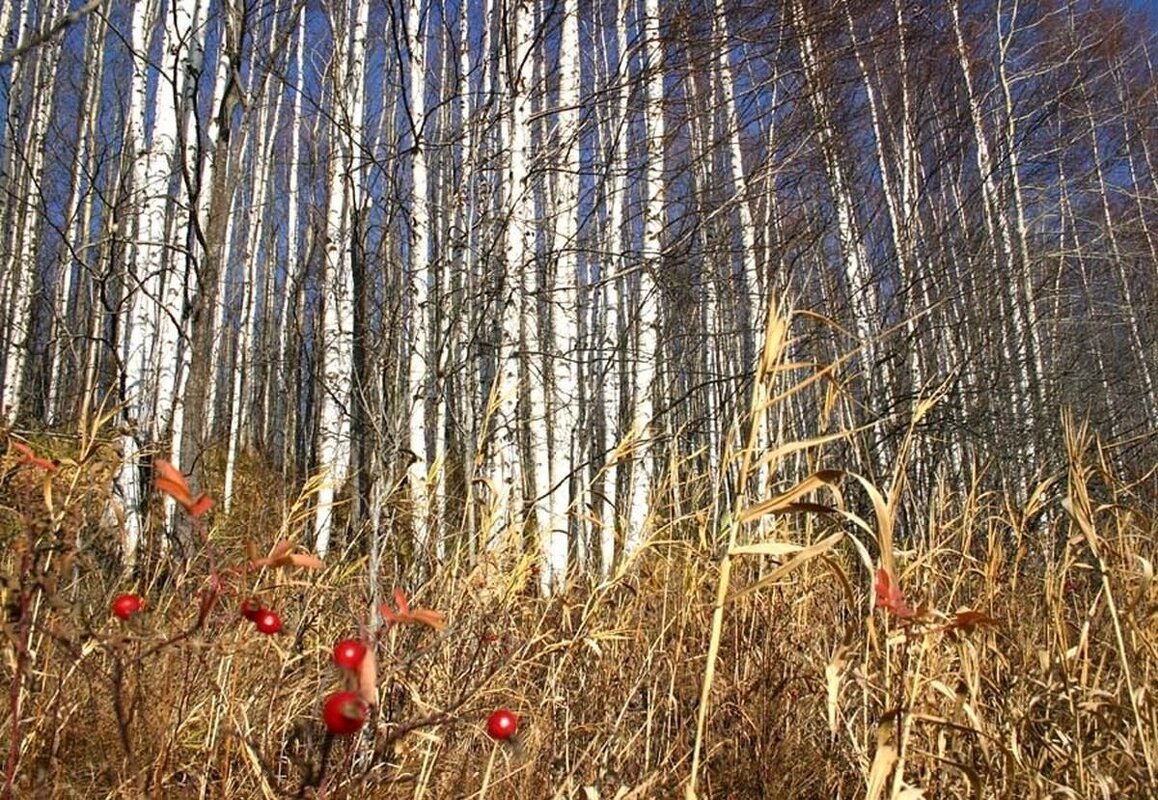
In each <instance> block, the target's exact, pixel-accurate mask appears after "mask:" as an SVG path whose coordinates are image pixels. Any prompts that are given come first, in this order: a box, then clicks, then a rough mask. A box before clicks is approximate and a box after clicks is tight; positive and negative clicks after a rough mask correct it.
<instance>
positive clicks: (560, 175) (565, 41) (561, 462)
mask: <svg viewBox="0 0 1158 800" xmlns="http://www.w3.org/2000/svg"><path fill="white" fill-rule="evenodd" d="M562 14H563V30H562V40H561V42H560V52H559V71H560V86H559V120H558V125H557V129H556V130H557V135H558V144H559V148H560V150H561V152H560V154H559V159H558V163H559V168H558V169H557V176H556V187H557V194H556V196H555V198H554V209H553V211H554V213H555V215H556V216H555V236H554V239H555V241H554V248H553V249H554V252H555V254H556V272H555V280H554V281H553V284H552V286H551V292H550V309H551V333H552V336H553V338H554V343H553V344H552V347H551V350H550V360H551V384H550V385H549V386H548V387H547V388H548V392H547V398H548V412H547V413H548V414H549V415H550V417H551V432H552V442H551V444H552V450H551V456H550V465H549V478H548V488H547V491H548V492H549V494H548V496H547V514H546V520H545V524H546V530H547V534H548V536H547V553H546V555H547V563H548V565H549V566H550V570H551V576H550V577H551V578H552V579H553V580H556V582H557V579H560V578H562V577H563V575H564V574H565V572H566V570H567V566H568V564H567V560H568V553H569V550H570V540H571V536H573V535H577V531H576V530H575V529H574V528H575V523H574V521H573V520H572V519H571V514H570V510H571V503H572V491H573V489H574V481H573V478H574V474H573V473H574V455H575V449H576V447H577V446H578V441H577V437H576V434H577V431H578V424H579V409H578V403H579V382H578V375H577V373H578V368H577V363H578V358H579V296H578V294H579V293H578V282H579V259H578V250H577V249H576V248H577V244H578V243H577V241H576V240H577V237H578V234H579V145H580V142H579V135H580V131H579V91H580V66H579V4H578V3H577V2H576V1H575V0H566V1H565V2H564V3H563V6H562Z"/></svg>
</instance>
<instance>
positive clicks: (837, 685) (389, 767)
mask: <svg viewBox="0 0 1158 800" xmlns="http://www.w3.org/2000/svg"><path fill="white" fill-rule="evenodd" d="M771 338H772V337H771V336H770V339H771ZM775 355H776V354H775V353H773V356H775ZM775 373H776V360H775V357H769V358H767V359H766V364H765V368H764V370H763V372H762V375H763V379H764V380H765V385H766V386H768V387H772V386H773V385H774V382H773V379H774V377H775ZM757 395H758V396H757V397H756V398H754V399H753V403H754V405H755V407H757V408H760V407H766V406H767V404H770V403H771V402H773V401H778V400H780V399H783V394H782V393H778V392H772V391H769V392H765V393H757ZM1067 430H1068V437H1067V440H1066V441H1065V442H1064V443H1061V444H1059V447H1064V448H1065V451H1066V453H1067V455H1068V461H1069V465H1070V466H1069V469H1068V471H1067V472H1066V473H1065V474H1060V475H1057V476H1055V478H1054V479H1052V480H1050V481H1046V482H1044V483H1043V484H1042V485H1040V486H1039V487H1037V490H1036V491H1033V492H1031V493H1030V498H1029V500H1028V501H1025V502H1022V503H1016V502H1014V501H1013V499H1012V498H1010V497H1008V496H1005V495H1002V494H999V493H996V492H989V491H985V490H983V489H982V484H981V481H980V479H978V480H977V481H976V482H975V483H973V484H971V485H966V486H941V487H940V489H939V490H938V491H936V492H934V493H933V494H932V496H929V497H927V498H919V499H917V501H916V502H915V507H918V508H921V509H922V513H923V517H922V519H921V520H919V523H918V522H912V523H910V527H911V528H912V530H911V531H909V532H906V533H902V532H900V531H893V527H894V526H895V525H896V523H897V504H898V502H899V500H900V498H901V497H903V496H904V487H903V482H902V481H901V480H900V479H901V478H902V477H903V474H904V463H905V462H904V451H903V450H902V453H901V455H900V456H898V459H897V467H898V471H897V475H896V477H895V478H894V479H893V481H892V482H891V483H890V485H889V487H888V488H887V489H886V488H885V487H876V486H874V485H873V484H871V483H869V482H868V481H865V480H864V479H861V478H858V477H856V476H855V475H852V474H851V473H843V472H840V471H837V470H829V471H826V472H821V473H817V474H815V475H814V476H813V477H812V478H811V479H808V478H806V479H805V481H804V482H802V483H801V484H797V487H798V488H797V489H792V488H789V487H788V486H785V487H783V488H784V491H783V493H782V494H780V495H779V496H778V497H777V498H775V499H773V500H768V499H767V498H765V499H764V500H763V501H762V502H753V503H751V504H745V503H744V502H742V501H735V502H733V503H732V504H731V505H730V506H729V507H728V509H727V510H726V512H725V511H724V510H723V509H721V508H718V507H714V506H711V505H709V506H708V507H697V508H693V509H684V511H683V513H682V514H681V515H678V516H674V517H671V516H669V518H667V519H664V520H663V521H662V525H660V526H657V529H656V531H655V532H653V535H652V536H651V537H650V538H649V539H648V540H647V541H646V544H645V545H644V546H643V547H642V548H641V549H640V550H639V551H637V552H636V553H635V554H634V555H633V556H632V557H631V558H630V559H629V560H628V562H627V563H625V564H624V565H623V566H622V569H621V570H620V572H619V573H618V574H616V575H614V576H612V577H610V578H608V579H605V580H598V581H596V580H586V579H577V580H575V581H574V582H572V583H571V584H570V585H569V586H568V587H567V588H566V589H565V590H564V591H561V592H559V593H558V594H557V595H555V596H552V597H550V598H542V597H538V596H536V593H535V592H533V591H530V590H529V587H530V586H531V585H533V583H534V579H533V569H532V567H533V564H532V563H531V561H530V560H529V559H527V558H518V557H515V556H514V555H511V556H510V557H509V558H506V557H504V556H503V555H502V554H497V553H496V554H490V555H488V556H486V557H485V558H484V559H483V560H482V561H480V562H477V563H473V564H472V563H468V562H467V561H466V560H465V559H451V560H449V561H448V562H445V563H442V564H441V565H438V566H437V567H436V568H435V569H434V571H433V573H432V576H431V577H430V579H429V580H428V582H427V583H426V584H425V585H423V586H411V585H408V582H407V576H406V575H397V574H383V575H382V576H379V577H380V580H381V583H382V585H384V586H387V587H389V586H393V585H401V586H405V587H406V588H407V589H408V590H409V591H410V593H411V597H412V601H413V602H414V603H415V604H416V605H421V606H425V607H429V608H436V609H439V610H441V611H443V612H444V613H445V614H446V615H447V618H448V619H449V621H450V625H449V627H448V628H447V629H445V630H444V631H442V632H441V633H436V632H434V631H432V630H430V629H428V628H426V627H424V626H409V625H406V626H395V627H392V628H387V629H383V630H382V632H381V633H380V635H379V636H378V644H377V653H378V659H379V688H380V695H381V705H380V707H379V708H378V709H376V710H375V712H374V713H373V715H372V718H371V724H370V725H368V726H367V728H366V729H365V730H364V731H363V733H362V734H360V735H359V736H357V737H354V738H353V739H350V740H339V741H337V742H335V743H334V744H333V747H332V749H331V748H330V747H329V746H328V745H327V743H326V740H325V736H324V735H323V728H322V724H321V722H320V719H319V706H320V701H321V698H322V697H323V696H324V695H325V694H326V693H327V692H328V691H330V690H331V689H333V688H335V687H336V686H337V685H338V684H339V683H340V678H339V676H337V675H336V674H335V670H334V668H333V667H332V666H331V665H330V664H329V648H330V645H331V644H332V643H333V642H334V641H335V640H337V639H339V638H342V637H345V636H348V635H351V634H355V633H358V632H359V631H360V630H364V629H361V628H360V625H362V624H363V623H364V622H365V621H366V619H367V609H369V608H370V607H371V605H372V604H371V598H370V597H369V596H368V590H367V589H366V586H367V584H368V582H367V576H366V565H367V562H366V560H365V559H364V558H362V557H360V556H357V555H356V554H354V553H352V552H351V553H349V554H347V555H346V557H344V558H342V557H334V558H332V559H331V560H330V565H329V566H328V567H327V568H326V569H325V570H324V571H322V572H321V573H320V574H307V573H304V572H301V571H293V570H287V569H281V568H279V569H272V570H265V571H264V572H261V573H259V574H248V575H246V576H245V578H244V579H241V578H234V579H232V581H231V580H228V579H227V580H226V581H225V585H226V589H225V593H224V594H222V595H221V598H220V602H219V603H217V604H216V605H214V606H213V607H212V608H211V609H210V610H209V611H207V612H205V613H202V607H201V606H200V602H201V600H200V598H201V597H203V593H204V592H205V591H206V589H207V588H208V587H209V584H208V582H207V577H206V576H207V575H209V574H211V572H212V571H213V570H214V569H216V568H217V567H218V566H219V567H221V568H222V569H223V570H224V569H225V567H226V565H229V564H239V563H242V562H243V561H244V560H245V558H246V554H245V542H246V541H248V540H253V541H256V542H257V543H259V544H260V546H261V547H262V548H267V547H269V546H270V545H271V544H272V543H273V541H274V540H275V539H276V538H277V537H278V536H279V534H280V532H279V530H278V522H279V520H281V519H282V518H283V517H285V516H286V515H289V516H291V517H292V514H293V513H294V509H293V506H292V505H291V504H289V503H281V502H280V501H279V502H277V503H269V507H263V506H262V505H261V504H262V503H268V502H269V501H268V498H269V497H270V493H269V492H268V491H266V492H261V491H258V490H256V489H254V488H253V486H254V485H255V484H264V485H268V481H270V480H271V478H270V477H269V476H267V475H263V474H261V472H260V469H259V466H258V465H256V464H251V465H249V466H247V467H246V470H247V472H246V474H247V475H248V476H249V477H248V479H247V480H248V481H249V486H250V488H248V489H247V488H245V486H246V484H245V481H243V482H242V490H241V491H242V492H247V491H248V492H250V493H251V496H248V499H244V500H243V501H242V502H239V503H238V504H237V505H236V506H235V509H236V510H235V511H234V512H233V514H232V515H231V516H230V517H228V518H226V517H224V516H221V517H220V518H217V519H215V520H214V521H213V522H212V527H211V530H212V531H213V538H212V539H211V541H212V543H213V544H212V547H213V551H214V557H215V561H214V562H213V563H212V564H211V563H210V562H209V561H207V559H206V554H205V553H202V555H201V557H199V558H198V559H196V560H195V561H193V562H192V563H191V564H189V565H188V566H187V567H186V568H184V569H182V570H180V571H174V570H173V569H166V568H164V567H166V562H165V560H164V559H163V558H153V559H151V560H148V559H147V560H146V561H143V562H142V564H141V566H140V569H139V570H138V574H137V576H136V577H135V578H134V579H133V580H126V579H125V578H124V577H123V576H122V575H121V572H120V570H118V569H117V568H116V564H115V560H114V559H113V557H112V556H111V555H110V554H111V553H112V552H113V551H114V548H113V546H112V545H111V544H110V542H113V541H115V537H116V531H115V527H116V526H115V521H114V522H112V523H110V521H109V520H107V519H105V520H103V521H102V517H101V509H102V503H103V500H104V494H103V493H104V492H106V491H107V490H106V489H104V488H102V487H107V485H108V476H109V475H110V474H111V470H110V464H109V458H110V456H109V455H108V453H107V452H105V451H104V450H102V449H101V446H100V445H99V443H95V442H96V440H95V439H92V440H85V441H82V442H81V443H80V445H79V449H78V446H77V445H75V443H74V444H69V445H68V446H67V447H66V446H65V445H61V446H60V447H59V448H58V449H60V450H61V451H62V453H61V454H62V455H64V456H67V458H66V459H65V461H64V463H62V465H61V467H60V469H58V470H56V471H55V472H52V473H51V474H50V475H49V476H48V477H44V475H45V473H43V472H42V471H40V470H38V469H37V468H35V467H33V466H30V465H28V464H26V463H20V459H19V458H18V454H16V453H15V452H14V451H13V452H10V453H9V455H8V456H6V457H5V459H4V461H3V470H2V475H0V487H2V492H3V495H2V499H0V504H2V508H0V514H2V518H0V537H2V542H0V544H2V545H3V555H2V569H3V575H4V576H5V585H4V598H3V599H4V603H5V608H6V614H5V620H4V627H3V632H4V637H3V642H2V647H3V672H2V673H0V678H2V680H3V683H4V686H5V687H6V688H8V689H9V692H8V698H7V701H6V702H5V704H4V710H3V712H0V730H3V731H4V736H3V737H0V742H3V748H2V749H3V753H2V754H0V758H2V759H3V762H0V763H4V764H6V765H7V769H9V770H11V769H13V768H15V774H14V775H11V776H9V775H8V774H6V775H5V779H6V780H10V781H11V782H10V784H9V785H8V786H7V788H8V789H9V790H10V793H11V796H15V797H31V796H37V797H39V796H43V797H85V798H101V797H134V798H135V797H142V796H156V797H228V798H240V797H271V798H272V797H314V796H326V797H333V798H336V797H352V798H359V797H367V798H369V797H374V798H393V797H399V798H402V797H407V798H409V797H426V798H434V799H436V800H437V799H438V798H460V797H461V798H482V797H491V798H508V797H516V798H552V797H560V798H571V797H575V798H584V799H585V800H586V799H587V798H652V797H655V798H674V797H679V796H683V795H688V796H691V795H692V794H693V793H694V794H695V796H698V797H713V798H732V797H735V798H758V797H802V798H810V797H815V798H838V797H843V798H852V797H867V798H870V799H871V798H878V797H881V798H883V797H920V796H924V797H930V798H933V797H936V798H952V797H962V798H983V797H984V798H990V797H992V798H1005V797H1022V798H1054V797H1056V798H1063V797H1083V798H1084V797H1107V798H1130V797H1147V796H1152V791H1153V790H1152V789H1151V787H1152V786H1154V785H1155V775H1154V770H1155V764H1154V760H1155V757H1156V755H1158V744H1156V742H1158V705H1156V704H1155V701H1154V697H1153V687H1154V686H1155V685H1158V682H1156V677H1155V675H1154V674H1153V673H1154V671H1155V667H1156V665H1158V591H1156V590H1155V587H1154V583H1153V580H1152V578H1153V569H1152V564H1153V563H1154V559H1155V553H1154V550H1155V546H1156V544H1155V543H1156V542H1158V513H1156V510H1155V508H1154V503H1155V500H1154V497H1153V496H1143V495H1141V494H1140V493H1139V491H1137V490H1136V487H1133V486H1131V485H1127V484H1125V483H1123V482H1122V481H1120V480H1119V479H1117V478H1116V477H1115V475H1114V474H1113V473H1112V471H1111V470H1110V469H1109V467H1108V466H1107V459H1106V458H1105V456H1104V453H1102V452H1101V451H1100V450H1099V448H1098V447H1097V445H1096V443H1095V442H1094V441H1092V440H1091V438H1090V437H1089V436H1088V435H1087V434H1086V433H1085V432H1084V430H1083V429H1082V428H1081V426H1079V425H1076V424H1074V423H1072V422H1071V423H1069V424H1068V426H1067ZM38 445H39V451H40V452H45V451H47V452H48V453H49V454H52V452H51V451H52V450H53V448H54V447H56V445H55V444H54V443H53V442H52V441H51V440H44V441H41V442H38ZM813 450H814V451H816V452H817V455H815V457H814V463H819V462H822V461H823V457H822V452H821V451H822V444H817V445H816V447H814V448H813ZM754 452H755V451H754V448H753V445H752V444H751V440H750V439H749V440H748V441H746V442H745V443H744V445H743V446H742V447H739V446H738V447H737V453H736V454H734V455H733V458H734V460H735V463H737V464H741V465H742V469H741V473H742V474H748V473H749V472H753V471H755V470H756V469H757V468H759V467H763V468H768V467H772V468H773V475H775V474H776V473H775V470H776V469H778V468H779V466H778V462H777V463H768V462H765V463H763V464H760V463H759V459H756V458H753V453H754ZM788 452H789V451H788V450H785V451H784V454H787V453H788ZM782 455H783V454H782ZM809 481H810V482H809ZM49 490H50V491H49ZM874 493H875V494H876V496H875V498H874V496H873V495H874ZM734 494H735V495H736V496H740V497H743V496H746V495H748V494H751V492H738V493H734ZM854 499H855V502H854ZM910 499H912V498H910ZM46 501H47V504H46ZM710 502H712V503H714V502H717V501H710ZM857 508H861V509H870V510H871V511H872V513H868V514H867V515H861V514H858V513H857V512H856V509H857ZM277 515H281V516H277ZM712 520H722V522H721V523H720V524H718V525H717V524H715V523H713V522H712ZM110 525H111V527H110ZM284 527H285V528H286V531H287V532H289V533H290V534H294V533H295V532H297V530H298V528H300V524H298V523H295V522H293V521H292V519H291V521H290V523H288V524H286V525H285V526H284ZM894 534H895V538H896V541H895V542H892V538H893V535H894ZM388 544H389V543H388ZM882 553H883V554H884V555H883V557H882ZM168 566H170V567H171V565H168ZM878 567H888V568H889V569H890V570H891V571H892V572H893V575H894V576H895V580H896V582H897V584H898V585H899V587H900V588H901V590H902V591H903V594H904V598H905V600H906V601H907V602H908V603H909V604H910V605H911V606H913V607H914V608H915V609H917V611H918V613H917V615H916V616H915V617H914V618H911V619H906V618H902V617H901V616H898V615H896V614H892V613H890V612H889V611H888V610H887V609H885V608H879V607H874V606H875V603H874V600H875V597H874V579H875V577H876V576H875V570H876V569H877V568H878ZM225 574H227V573H225ZM126 589H133V590H139V591H141V592H142V594H144V595H145V597H146V600H147V602H148V604H149V610H148V612H147V613H145V614H142V615H140V616H139V617H137V618H134V619H133V620H132V621H131V622H130V623H129V624H122V623H120V622H119V621H117V620H116V619H115V618H112V617H111V615H110V614H109V613H108V607H109V601H110V600H111V598H112V597H113V596H114V595H115V594H116V593H118V592H119V591H124V590H126ZM253 591H256V592H258V593H259V594H260V596H261V598H262V599H263V601H264V602H266V603H267V604H268V605H271V606H273V607H276V608H277V609H278V610H279V611H280V612H281V614H282V616H283V618H284V619H285V620H286V623H287V625H286V630H285V631H284V632H283V633H282V634H281V635H279V636H276V637H263V636H260V635H258V634H257V633H256V632H255V631H254V630H253V628H252V627H251V626H250V625H249V624H247V623H245V622H244V621H243V620H241V619H240V618H239V616H238V613H237V602H238V600H239V599H240V597H242V596H244V595H246V594H248V593H250V592H253ZM967 612H979V613H977V614H970V613H967ZM500 706H507V707H510V708H513V709H515V710H516V711H517V712H518V713H519V715H520V716H521V730H520V736H519V739H518V744H517V745H514V746H512V745H507V744H495V743H493V742H491V741H490V740H489V739H488V738H487V736H486V733H485V720H486V717H487V714H488V713H489V712H490V711H491V710H492V709H494V708H496V707H500ZM14 712H16V714H17V715H16V717H15V718H14V716H13V714H14ZM700 723H702V728H701V727H700ZM922 793H923V794H922Z"/></svg>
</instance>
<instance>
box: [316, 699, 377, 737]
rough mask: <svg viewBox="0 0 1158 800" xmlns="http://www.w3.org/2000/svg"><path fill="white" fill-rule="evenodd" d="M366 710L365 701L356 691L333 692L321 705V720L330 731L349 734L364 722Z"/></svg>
mask: <svg viewBox="0 0 1158 800" xmlns="http://www.w3.org/2000/svg"><path fill="white" fill-rule="evenodd" d="M368 711H369V709H368V708H367V707H366V701H365V700H363V699H362V698H361V697H359V696H358V693H357V692H334V693H333V694H331V695H330V696H329V697H327V698H326V702H325V704H324V705H323V706H322V720H323V721H324V722H325V723H326V730H328V731H329V732H330V733H332V734H334V735H336V736H349V735H350V734H352V733H357V732H358V729H359V728H361V727H362V725H363V724H364V723H365V722H366V714H367V712H368Z"/></svg>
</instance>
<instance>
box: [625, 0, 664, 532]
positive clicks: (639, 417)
mask: <svg viewBox="0 0 1158 800" xmlns="http://www.w3.org/2000/svg"><path fill="white" fill-rule="evenodd" d="M643 51H644V63H645V64H646V67H645V69H646V76H645V78H644V82H645V97H646V99H645V101H644V129H645V133H644V136H645V138H646V142H647V153H648V157H647V166H646V168H645V170H644V180H643V195H644V198H645V201H644V222H643V248H642V263H641V267H642V268H641V269H640V272H639V301H638V302H639V305H638V307H637V313H638V315H639V316H638V320H637V324H638V332H637V339H636V344H635V353H634V356H635V363H634V371H635V386H634V391H633V392H632V394H633V402H632V411H633V414H632V423H631V430H632V436H633V437H635V440H636V444H635V447H634V448H633V453H632V470H631V486H630V489H629V493H628V496H629V501H628V507H627V537H626V538H627V541H626V548H627V549H628V550H631V549H633V548H634V547H635V546H636V545H638V544H639V543H640V542H641V541H643V539H644V537H645V536H646V533H647V532H646V527H647V520H648V516H649V512H650V502H651V492H652V487H653V484H654V481H655V461H656V459H655V453H654V447H653V440H654V438H655V433H656V430H655V403H654V396H653V392H654V391H655V386H654V378H655V365H656V357H657V355H658V349H659V301H658V298H657V296H656V286H655V279H654V277H653V272H654V271H655V270H658V269H659V268H660V257H661V255H662V252H663V228H664V223H665V193H664V140H665V124H664V103H663V76H664V68H663V42H662V40H661V39H660V29H659V3H658V0H646V2H645V3H644V32H643Z"/></svg>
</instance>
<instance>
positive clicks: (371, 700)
mask: <svg viewBox="0 0 1158 800" xmlns="http://www.w3.org/2000/svg"><path fill="white" fill-rule="evenodd" d="M358 694H360V695H361V696H362V699H363V700H365V701H366V705H368V706H376V705H378V658H377V656H376V655H375V654H374V648H373V647H369V648H367V649H366V655H364V656H362V660H361V661H360V662H358Z"/></svg>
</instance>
